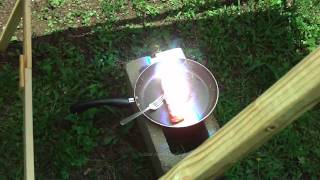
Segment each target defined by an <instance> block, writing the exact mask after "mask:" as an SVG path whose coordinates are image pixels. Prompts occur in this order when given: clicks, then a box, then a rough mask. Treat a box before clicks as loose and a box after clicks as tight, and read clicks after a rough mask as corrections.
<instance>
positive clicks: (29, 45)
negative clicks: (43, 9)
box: [23, 0, 32, 68]
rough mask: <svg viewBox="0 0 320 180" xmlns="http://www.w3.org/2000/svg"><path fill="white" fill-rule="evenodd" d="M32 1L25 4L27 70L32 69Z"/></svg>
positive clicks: (24, 37) (24, 40)
mask: <svg viewBox="0 0 320 180" xmlns="http://www.w3.org/2000/svg"><path fill="white" fill-rule="evenodd" d="M31 40H32V30H31V0H24V4H23V55H24V58H25V64H26V67H27V68H32V43H31Z"/></svg>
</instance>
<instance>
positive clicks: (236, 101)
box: [0, 0, 320, 179]
mask: <svg viewBox="0 0 320 180" xmlns="http://www.w3.org/2000/svg"><path fill="white" fill-rule="evenodd" d="M69 9H71V10H72V11H70V10H69ZM319 9H320V4H319V2H318V1H316V0H312V1H309V0H301V1H296V2H295V3H294V4H292V5H287V4H286V2H284V1H281V0H280V1H279V0H269V1H250V0H249V1H233V2H232V1H225V2H223V3H221V1H204V0H187V1H180V0H169V1H144V0H135V1H125V0H119V1H112V0H100V1H90V2H86V1H83V0H51V1H48V3H40V5H39V7H37V8H36V9H35V10H36V11H35V13H34V14H33V16H34V17H33V18H34V19H35V21H36V22H39V27H38V28H36V29H35V31H36V32H35V34H36V35H38V36H37V37H34V40H33V59H34V63H35V64H34V66H33V67H34V72H33V86H34V87H33V94H34V133H35V134H34V136H35V158H36V174H37V177H38V178H39V179H48V178H53V179H79V178H88V179H97V178H103V179H125V178H134V179H152V178H153V177H154V173H153V170H152V168H151V165H150V162H149V160H148V158H147V157H144V156H143V152H145V148H144V145H143V141H142V140H141V138H142V137H141V135H140V134H139V132H138V130H137V128H138V127H137V126H136V125H135V124H134V123H132V124H130V125H129V126H126V127H119V126H118V120H119V119H121V118H122V117H125V116H127V115H129V114H130V113H131V112H130V110H123V109H121V110H118V109H113V108H108V107H106V108H102V109H93V110H91V111H88V112H86V113H84V114H81V115H80V116H75V115H73V114H70V113H69V112H68V107H69V106H70V104H72V103H74V102H75V101H77V100H79V99H92V98H99V97H106V96H108V97H112V96H125V95H127V94H128V87H127V83H126V78H125V73H124V66H123V65H124V64H125V63H126V62H128V61H129V60H132V59H135V58H137V57H140V56H144V55H150V54H152V53H154V52H155V51H159V50H166V49H168V48H172V47H177V46H179V47H182V48H183V49H184V51H185V52H186V54H187V56H188V57H190V58H193V59H196V60H197V61H199V62H201V63H203V64H205V65H206V66H207V67H208V68H209V69H210V70H211V71H212V72H213V73H214V74H215V76H216V77H217V79H218V81H219V85H220V87H221V96H220V101H219V103H218V106H217V109H216V112H217V119H218V121H219V122H220V124H221V125H223V124H225V123H227V122H228V121H229V120H230V119H231V118H232V117H233V116H234V115H236V114H237V113H238V112H239V111H241V110H242V109H243V108H244V107H245V106H246V105H248V104H249V103H250V102H251V101H252V100H254V99H255V98H257V97H258V96H259V95H260V94H261V93H262V92H263V91H264V90H266V89H267V88H268V87H269V86H270V85H272V84H273V83H274V82H275V81H276V80H277V79H279V78H280V77H281V76H282V75H284V74H285V73H286V72H287V71H288V70H289V69H290V68H292V67H293V66H294V65H295V64H296V63H298V62H299V61H300V60H301V59H302V58H303V57H304V56H305V55H307V54H308V53H309V52H310V51H312V50H313V49H315V48H316V47H317V46H318V45H319V42H320V34H319V32H320V16H319V14H320V12H319V11H320V10H319ZM44 22H45V23H44ZM20 52H21V44H20V43H19V42H13V43H11V45H10V47H9V49H8V51H7V52H6V53H5V54H2V55H1V56H0V86H1V87H5V88H1V90H0V107H2V108H1V110H0V139H1V142H2V144H1V146H0V152H1V154H3V156H1V157H0V167H1V168H0V179H21V178H22V176H23V153H22V152H23V144H22V134H23V133H22V130H21V127H22V104H21V94H20V92H19V90H18V88H17V86H18V73H17V72H18V66H17V61H16V60H17V59H18V55H19V54H20ZM319 116H320V111H319V107H318V108H315V109H314V110H312V111H310V112H308V113H306V114H305V115H303V116H302V117H301V118H299V120H298V121H297V122H295V123H293V124H291V125H289V126H288V127H287V128H286V129H285V130H284V131H283V132H281V133H280V134H279V135H277V136H276V137H275V138H273V139H272V140H271V141H269V142H268V143H267V144H265V145H264V146H262V147H261V148H259V149H258V150H257V151H256V152H254V153H251V154H250V155H249V156H248V157H246V158H245V159H243V160H241V161H240V162H238V163H236V164H235V165H234V166H233V167H232V168H231V169H230V170H229V171H227V172H226V174H225V175H226V177H227V178H229V179H239V178H241V179H243V178H245V179H257V178H260V179H278V178H279V177H282V178H283V179H318V178H319V177H320V174H319V172H320V167H319V164H320V145H319V143H318V142H319V140H320V134H319V131H318V128H317V127H320V124H319V121H318V117H319Z"/></svg>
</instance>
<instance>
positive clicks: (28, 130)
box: [24, 68, 34, 180]
mask: <svg viewBox="0 0 320 180" xmlns="http://www.w3.org/2000/svg"><path fill="white" fill-rule="evenodd" d="M24 72H25V88H24V176H25V179H26V180H33V179H34V153H33V117H32V116H33V115H32V114H33V112H32V70H31V69H30V68H25V70H24Z"/></svg>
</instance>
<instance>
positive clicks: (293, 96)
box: [161, 48, 320, 180]
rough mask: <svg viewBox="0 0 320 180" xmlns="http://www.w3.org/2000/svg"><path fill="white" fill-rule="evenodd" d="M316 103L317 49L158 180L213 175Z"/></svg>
mask: <svg viewBox="0 0 320 180" xmlns="http://www.w3.org/2000/svg"><path fill="white" fill-rule="evenodd" d="M319 102H320V48H318V49H316V50H315V51H314V52H312V53H311V54H310V55H308V56H307V57H306V58H304V59H303V60H302V61H301V62H300V63H299V64H298V65H296V66H295V67H294V68H292V69H291V70H290V71H289V72H288V73H287V74H286V75H285V76H283V77H282V78H281V79H280V80H279V81H277V82H276V83H275V84H274V85H273V86H272V87H271V88H269V89H268V90H267V91H266V92H264V93H263V94H262V95H261V96H260V97H259V98H258V99H256V100H255V101H254V102H252V103H251V104H250V105H249V106H247V107H246V108H245V109H244V110H243V111H241V112H240V113H239V114H238V115H237V116H235V117H234V118H233V119H232V120H231V121H229V122H228V123H227V124H226V125H225V126H223V127H222V128H221V129H220V130H219V131H218V132H217V133H216V134H215V135H214V136H213V137H212V138H210V139H208V140H207V141H205V142H204V143H203V144H202V145H201V146H200V147H198V148H197V149H195V150H194V151H193V152H192V153H191V154H190V155H189V156H187V157H186V158H185V159H183V160H182V161H181V162H179V163H178V164H177V165H176V166H175V167H173V168H172V169H171V170H170V171H169V172H168V173H167V174H165V175H164V176H163V177H161V179H177V180H178V179H209V178H211V179H212V178H215V177H217V176H219V175H221V174H222V173H223V172H224V171H225V170H227V169H228V168H230V167H231V166H232V164H234V163H235V162H237V161H238V160H240V159H241V158H242V157H244V156H245V155H247V154H248V153H249V152H251V151H253V150H255V149H256V148H258V147H259V146H261V145H262V144H263V143H265V142H266V141H267V140H269V139H271V138H272V137H273V136H274V135H275V134H276V133H279V132H280V131H281V130H282V129H283V128H285V127H286V126H287V125H289V124H290V123H292V122H293V121H294V120H295V119H297V118H298V117H300V116H301V115H302V114H303V113H304V112H306V111H307V110H309V109H310V108H312V107H314V106H315V105H316V104H317V103H319Z"/></svg>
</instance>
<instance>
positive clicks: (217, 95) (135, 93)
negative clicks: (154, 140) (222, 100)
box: [134, 58, 220, 128]
mask: <svg viewBox="0 0 320 180" xmlns="http://www.w3.org/2000/svg"><path fill="white" fill-rule="evenodd" d="M184 60H186V61H190V62H192V63H195V64H197V65H200V66H201V67H202V68H203V69H204V70H205V71H206V72H208V73H209V75H210V76H211V77H212V78H213V81H214V84H215V85H216V92H217V93H216V98H215V102H214V104H213V106H212V108H211V110H210V111H209V112H208V113H207V114H206V115H205V116H204V117H202V118H201V119H200V120H199V121H197V122H195V123H193V124H190V125H188V126H175V125H165V124H162V123H160V122H158V121H156V120H153V119H152V118H151V117H149V116H148V115H147V114H146V113H143V115H144V117H146V118H148V119H149V120H150V121H152V122H153V123H155V124H158V125H160V126H164V127H169V128H185V127H190V126H193V125H196V124H198V123H200V122H202V121H205V120H206V119H207V118H208V117H209V116H210V115H211V114H212V112H213V111H214V109H215V108H216V106H217V104H218V100H219V93H220V92H219V86H218V82H217V80H216V78H215V76H214V75H213V74H212V72H211V71H210V70H209V69H208V68H207V67H205V66H204V65H203V64H201V63H199V62H197V61H195V60H192V59H188V58H186V59H184ZM158 63H161V62H155V63H153V64H151V65H149V66H148V67H146V68H145V69H144V70H142V72H141V73H140V74H139V76H138V78H137V80H136V82H135V86H134V98H135V99H136V98H137V92H136V90H137V84H138V82H139V80H140V79H141V76H142V75H143V74H144V73H145V72H146V71H147V70H148V69H150V68H152V67H153V66H156V65H157V64H158ZM137 99H139V97H138V98H137ZM135 103H136V106H137V107H138V109H139V111H141V108H140V107H139V106H138V102H137V101H135Z"/></svg>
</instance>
